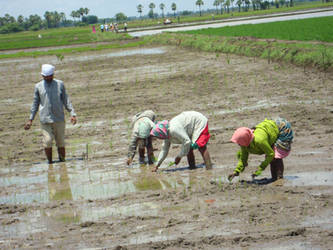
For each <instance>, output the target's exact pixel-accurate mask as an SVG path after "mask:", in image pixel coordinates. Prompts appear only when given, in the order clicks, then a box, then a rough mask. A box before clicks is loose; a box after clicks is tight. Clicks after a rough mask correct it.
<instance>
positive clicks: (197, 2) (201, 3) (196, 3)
mask: <svg viewBox="0 0 333 250" xmlns="http://www.w3.org/2000/svg"><path fill="white" fill-rule="evenodd" d="M195 5H198V6H199V11H200V16H201V5H204V2H203V1H202V0H197V1H196V2H195Z"/></svg>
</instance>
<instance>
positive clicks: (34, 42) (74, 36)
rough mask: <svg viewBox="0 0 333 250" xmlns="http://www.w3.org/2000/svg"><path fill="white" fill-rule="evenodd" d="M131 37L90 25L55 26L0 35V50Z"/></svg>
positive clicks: (117, 39)
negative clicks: (53, 27) (101, 30)
mask: <svg viewBox="0 0 333 250" xmlns="http://www.w3.org/2000/svg"><path fill="white" fill-rule="evenodd" d="M125 39H127V40H128V39H133V38H132V37H131V36H129V35H128V34H126V33H123V34H120V33H114V32H105V33H101V32H97V33H92V31H91V27H89V26H86V27H74V28H73V27H71V28H57V29H47V30H40V31H26V32H20V33H12V34H4V35H0V50H10V49H25V48H39V47H50V46H62V45H71V44H82V43H93V42H112V41H119V40H125Z"/></svg>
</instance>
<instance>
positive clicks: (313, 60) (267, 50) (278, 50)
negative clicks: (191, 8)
mask: <svg viewBox="0 0 333 250" xmlns="http://www.w3.org/2000/svg"><path fill="white" fill-rule="evenodd" d="M144 39H145V41H147V42H148V43H152V44H162V45H176V46H179V47H185V48H191V49H197V50H201V51H208V52H215V53H219V52H221V53H226V54H229V53H233V54H238V55H243V56H249V57H260V58H264V59H267V60H268V63H269V62H270V61H284V62H288V63H292V64H295V65H297V66H304V67H305V66H313V67H316V68H319V69H321V70H324V71H328V70H330V69H332V68H333V46H332V45H325V44H309V43H282V42H277V41H262V40H259V41H258V40H255V39H247V38H237V37H222V36H207V35H196V34H181V33H177V34H176V33H162V34H158V35H154V36H150V37H148V36H147V37H145V38H144Z"/></svg>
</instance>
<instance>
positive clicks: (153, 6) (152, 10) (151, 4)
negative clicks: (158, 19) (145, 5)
mask: <svg viewBox="0 0 333 250" xmlns="http://www.w3.org/2000/svg"><path fill="white" fill-rule="evenodd" d="M155 7H156V6H155V4H154V3H150V4H149V9H150V15H151V17H152V18H154V9H155Z"/></svg>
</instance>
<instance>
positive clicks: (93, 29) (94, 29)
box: [92, 25, 96, 33]
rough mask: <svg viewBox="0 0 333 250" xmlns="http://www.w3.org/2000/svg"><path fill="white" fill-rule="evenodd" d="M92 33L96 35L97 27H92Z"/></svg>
mask: <svg viewBox="0 0 333 250" xmlns="http://www.w3.org/2000/svg"><path fill="white" fill-rule="evenodd" d="M92 32H93V33H96V28H95V25H93V26H92Z"/></svg>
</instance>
